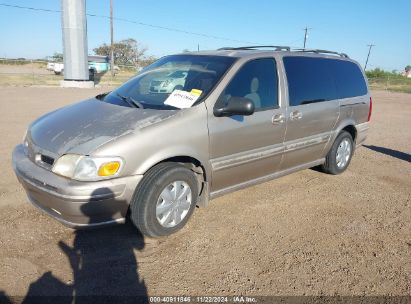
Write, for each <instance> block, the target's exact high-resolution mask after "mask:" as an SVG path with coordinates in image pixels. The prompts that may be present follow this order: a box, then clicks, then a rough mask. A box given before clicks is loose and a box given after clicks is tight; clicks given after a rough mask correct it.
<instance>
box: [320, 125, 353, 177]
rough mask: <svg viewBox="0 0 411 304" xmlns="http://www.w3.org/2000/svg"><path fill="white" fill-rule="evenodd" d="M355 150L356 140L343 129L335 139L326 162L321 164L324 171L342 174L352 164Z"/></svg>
mask: <svg viewBox="0 0 411 304" xmlns="http://www.w3.org/2000/svg"><path fill="white" fill-rule="evenodd" d="M353 152H354V142H353V139H352V137H351V134H350V133H348V132H347V131H342V132H341V133H340V134H339V135H338V136H337V138H336V139H335V141H334V144H333V145H332V147H331V149H330V151H329V152H328V154H327V156H326V158H325V163H324V164H323V165H322V166H321V169H322V171H324V172H326V173H329V174H340V173H342V172H344V171H345V170H346V169H347V167H348V165H349V164H350V161H351V157H352V155H353Z"/></svg>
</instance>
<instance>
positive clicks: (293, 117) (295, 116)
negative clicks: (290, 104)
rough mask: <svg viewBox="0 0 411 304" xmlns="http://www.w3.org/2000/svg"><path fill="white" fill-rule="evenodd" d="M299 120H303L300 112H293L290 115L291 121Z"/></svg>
mask: <svg viewBox="0 0 411 304" xmlns="http://www.w3.org/2000/svg"><path fill="white" fill-rule="evenodd" d="M301 118H303V113H301V112H300V111H293V112H291V113H290V119H291V120H298V119H301Z"/></svg>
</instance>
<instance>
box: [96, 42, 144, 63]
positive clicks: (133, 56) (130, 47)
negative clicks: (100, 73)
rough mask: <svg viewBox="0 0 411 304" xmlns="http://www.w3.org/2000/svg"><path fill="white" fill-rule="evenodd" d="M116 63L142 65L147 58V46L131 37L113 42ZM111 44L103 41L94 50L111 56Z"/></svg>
mask: <svg viewBox="0 0 411 304" xmlns="http://www.w3.org/2000/svg"><path fill="white" fill-rule="evenodd" d="M113 48H114V63H115V64H117V65H133V66H135V67H139V66H141V62H142V61H143V60H144V59H145V58H146V57H145V53H146V51H147V48H145V47H142V46H141V45H140V44H139V43H138V42H137V41H136V40H135V39H132V38H129V39H125V40H121V41H119V42H116V43H114V44H113ZM110 50H111V49H110V45H108V44H106V43H103V44H102V45H100V46H99V47H97V48H95V49H94V50H93V51H94V53H96V55H102V56H110V53H111V52H110Z"/></svg>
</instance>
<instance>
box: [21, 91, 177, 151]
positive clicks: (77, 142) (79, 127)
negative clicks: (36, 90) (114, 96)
mask: <svg viewBox="0 0 411 304" xmlns="http://www.w3.org/2000/svg"><path fill="white" fill-rule="evenodd" d="M176 113H177V111H175V110H167V111H165V110H153V109H136V108H129V107H123V106H118V105H112V104H109V103H106V102H103V101H100V100H98V99H96V98H92V99H89V100H85V101H82V102H80V103H77V104H74V105H70V106H67V107H64V108H61V109H59V110H57V111H54V112H51V113H48V114H46V115H44V116H42V117H40V118H39V119H37V120H36V121H34V122H33V123H32V124H31V126H30V128H29V130H28V133H27V136H28V138H29V140H30V141H31V142H32V143H33V144H34V145H36V146H37V147H39V148H40V149H43V150H46V151H48V152H51V153H53V154H57V155H63V154H66V153H76V154H83V155H87V154H90V153H91V152H92V151H93V150H95V149H97V148H98V147H100V146H101V145H103V144H105V143H107V142H109V141H111V140H113V139H116V138H117V137H120V136H122V135H126V134H129V133H132V132H135V131H138V130H141V129H143V128H145V127H148V126H150V125H153V124H156V123H159V122H161V121H163V120H165V119H167V118H169V117H171V116H174V115H175V114H176Z"/></svg>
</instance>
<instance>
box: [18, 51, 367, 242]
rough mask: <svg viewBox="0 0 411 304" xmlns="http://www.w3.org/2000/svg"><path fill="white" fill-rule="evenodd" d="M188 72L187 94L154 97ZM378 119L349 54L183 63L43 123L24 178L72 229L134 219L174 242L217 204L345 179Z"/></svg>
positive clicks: (242, 54) (41, 203)
mask: <svg viewBox="0 0 411 304" xmlns="http://www.w3.org/2000/svg"><path fill="white" fill-rule="evenodd" d="M178 71H185V73H186V74H185V75H184V79H183V80H182V79H179V80H178V82H179V86H178V87H176V88H175V89H173V91H171V92H170V90H167V89H166V88H164V92H162V89H157V90H156V91H153V89H152V88H151V86H152V84H153V81H154V80H156V79H167V81H164V83H166V82H170V83H174V81H173V79H171V78H172V77H173V75H178V74H179V73H174V72H178ZM180 78H181V77H180ZM161 85H163V84H159V86H161ZM164 85H165V84H164ZM371 108H372V101H371V97H370V95H369V92H368V86H367V82H366V79H365V77H364V73H363V71H362V69H361V67H360V66H359V65H358V63H356V62H355V61H353V60H351V59H349V58H348V56H347V55H345V54H341V53H336V52H330V51H324V50H307V49H302V50H290V48H288V47H275V46H274V47H271V49H268V50H267V49H264V48H262V47H241V48H224V49H219V50H216V51H205V52H196V53H184V54H180V55H172V56H166V57H163V58H161V59H159V60H158V61H157V62H155V63H153V64H152V65H150V66H148V67H147V68H145V69H143V70H142V71H141V72H140V73H139V74H138V75H136V76H135V77H133V78H132V79H130V80H129V81H127V82H126V83H125V84H124V85H122V86H120V87H119V88H117V89H115V90H114V91H112V92H109V93H106V94H101V95H98V96H96V97H93V98H91V99H88V100H85V101H82V102H79V103H76V104H72V105H69V106H66V107H64V108H62V109H59V110H57V111H54V112H51V113H48V114H45V115H44V116H42V117H40V118H38V119H37V120H36V121H34V122H33V123H32V124H31V125H30V126H29V128H28V130H27V134H26V136H25V138H24V142H23V143H22V144H20V145H18V146H17V147H16V148H15V149H14V152H13V166H14V170H15V172H16V175H17V177H18V179H19V181H20V182H21V184H22V185H23V187H24V188H25V190H26V192H27V195H28V198H29V200H30V202H31V203H32V204H33V205H34V206H36V207H38V208H40V209H41V210H43V211H44V212H46V213H47V214H49V215H50V216H52V217H53V218H55V219H57V220H58V221H60V222H61V223H63V224H65V225H67V226H70V227H74V228H83V227H94V226H101V225H106V224H113V223H121V222H124V221H125V219H126V216H129V217H130V219H131V221H132V222H133V223H134V224H135V226H136V227H137V228H138V229H139V230H140V231H141V232H142V233H143V234H145V235H147V236H152V237H157V236H164V235H169V234H171V233H173V232H175V231H177V230H179V229H180V228H182V227H183V226H184V225H185V224H186V222H187V221H188V219H189V218H190V216H191V214H192V213H193V211H194V209H195V206H196V205H197V206H200V207H202V206H207V204H208V202H209V200H210V199H212V198H215V197H217V196H221V195H224V194H226V193H229V192H232V191H235V190H238V189H241V188H244V187H248V186H251V185H255V184H257V183H261V182H265V181H268V180H271V179H274V178H277V177H280V176H283V175H286V174H290V173H293V172H296V171H299V170H303V169H307V168H311V167H315V166H319V167H321V168H322V170H323V171H324V172H327V173H330V174H339V173H342V172H343V171H344V170H346V169H347V167H348V165H349V163H350V160H351V158H352V155H353V153H354V150H355V148H356V147H358V146H359V145H361V144H362V143H363V142H364V140H365V138H366V135H367V130H368V127H369V121H370V116H371Z"/></svg>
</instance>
